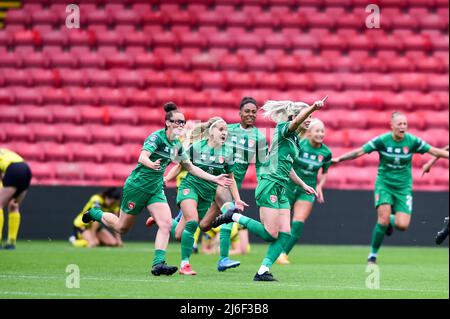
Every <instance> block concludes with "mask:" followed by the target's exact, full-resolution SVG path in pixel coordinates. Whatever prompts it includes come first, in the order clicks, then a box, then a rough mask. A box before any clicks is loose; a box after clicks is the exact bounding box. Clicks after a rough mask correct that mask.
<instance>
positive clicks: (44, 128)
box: [32, 124, 63, 143]
mask: <svg viewBox="0 0 450 319" xmlns="http://www.w3.org/2000/svg"><path fill="white" fill-rule="evenodd" d="M32 127H33V131H34V135H35V138H36V140H37V141H39V142H42V141H50V142H57V143H61V142H62V141H63V132H62V131H61V129H60V128H59V127H57V126H55V125H47V124H34V125H33V126H32Z"/></svg>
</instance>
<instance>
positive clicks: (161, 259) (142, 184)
mask: <svg viewBox="0 0 450 319" xmlns="http://www.w3.org/2000/svg"><path fill="white" fill-rule="evenodd" d="M164 111H165V112H166V116H165V128H164V129H161V130H159V131H155V132H153V133H152V134H150V135H149V136H148V137H147V139H146V140H145V142H144V145H143V147H142V150H141V153H140V155H139V161H138V164H137V166H136V167H135V169H134V170H133V171H132V172H131V174H130V176H128V178H127V180H126V181H125V185H124V187H123V197H122V204H121V207H120V215H119V217H117V216H116V215H115V214H113V213H104V212H103V211H102V210H101V209H100V208H97V207H94V208H91V209H90V210H88V211H87V212H86V213H85V214H84V215H83V218H82V220H83V222H84V223H89V222H90V221H92V220H95V221H101V222H102V223H103V224H105V225H106V226H108V227H110V228H112V229H114V230H115V231H117V232H119V233H121V234H123V233H126V232H128V231H129V230H130V229H131V227H132V226H133V224H134V222H135V221H136V218H137V215H138V214H139V213H140V212H141V211H142V210H143V209H144V208H147V210H148V211H149V213H150V214H151V215H152V216H153V218H154V219H155V221H156V224H157V225H158V232H157V234H156V239H155V256H154V259H153V266H152V271H151V272H152V274H153V275H155V276H159V275H172V274H173V273H175V272H176V271H177V270H178V268H177V267H174V266H168V265H167V264H166V262H165V256H166V248H167V245H168V242H169V236H170V230H171V227H172V214H171V211H170V207H169V205H168V204H167V199H166V195H165V193H164V188H163V174H164V171H165V170H166V167H167V165H168V164H169V163H171V162H172V161H177V162H180V163H182V165H183V167H184V168H185V169H186V170H187V171H188V172H190V173H191V174H193V175H195V176H197V177H199V178H202V179H204V180H207V181H209V182H213V183H216V184H219V185H222V186H228V185H230V184H231V180H230V179H228V178H227V177H226V176H225V175H223V174H222V175H219V176H214V175H211V174H208V173H206V172H204V171H203V170H201V169H199V168H198V167H196V166H194V165H192V163H191V162H190V160H189V157H188V155H187V154H186V152H185V150H184V149H183V147H182V145H181V143H180V141H179V139H178V137H179V136H180V135H181V133H182V130H183V127H184V125H185V124H186V120H185V117H184V114H183V113H182V112H181V111H180V110H179V109H178V107H177V106H176V105H175V103H172V102H170V103H167V104H165V105H164Z"/></svg>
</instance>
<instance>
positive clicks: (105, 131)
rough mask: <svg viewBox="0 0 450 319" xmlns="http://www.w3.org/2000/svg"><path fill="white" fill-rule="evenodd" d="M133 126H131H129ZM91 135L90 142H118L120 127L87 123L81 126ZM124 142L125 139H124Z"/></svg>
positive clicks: (119, 139)
mask: <svg viewBox="0 0 450 319" xmlns="http://www.w3.org/2000/svg"><path fill="white" fill-rule="evenodd" d="M131 128H133V127H131ZM83 129H84V131H87V132H89V133H90V135H91V136H92V142H94V143H111V144H119V143H120V142H121V137H120V134H121V132H120V129H119V127H118V126H116V125H115V126H105V125H89V126H88V127H85V128H83ZM125 142H126V141H125Z"/></svg>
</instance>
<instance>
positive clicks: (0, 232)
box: [0, 208, 5, 244]
mask: <svg viewBox="0 0 450 319" xmlns="http://www.w3.org/2000/svg"><path fill="white" fill-rule="evenodd" d="M4 223H5V216H4V215H3V208H0V244H1V243H2V239H3V224H4Z"/></svg>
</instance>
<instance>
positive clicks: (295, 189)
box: [286, 184, 316, 207]
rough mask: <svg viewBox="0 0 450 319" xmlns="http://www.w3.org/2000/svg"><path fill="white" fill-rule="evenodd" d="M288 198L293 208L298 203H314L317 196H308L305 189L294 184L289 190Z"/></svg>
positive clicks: (287, 191)
mask: <svg viewBox="0 0 450 319" xmlns="http://www.w3.org/2000/svg"><path fill="white" fill-rule="evenodd" d="M286 196H287V198H288V200H289V204H290V205H291V207H292V206H294V204H295V203H296V202H298V201H305V202H310V203H314V202H315V200H316V196H315V195H308V194H306V193H305V191H304V190H303V188H301V187H300V186H298V185H295V184H292V185H290V186H289V187H288V188H287V190H286Z"/></svg>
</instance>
